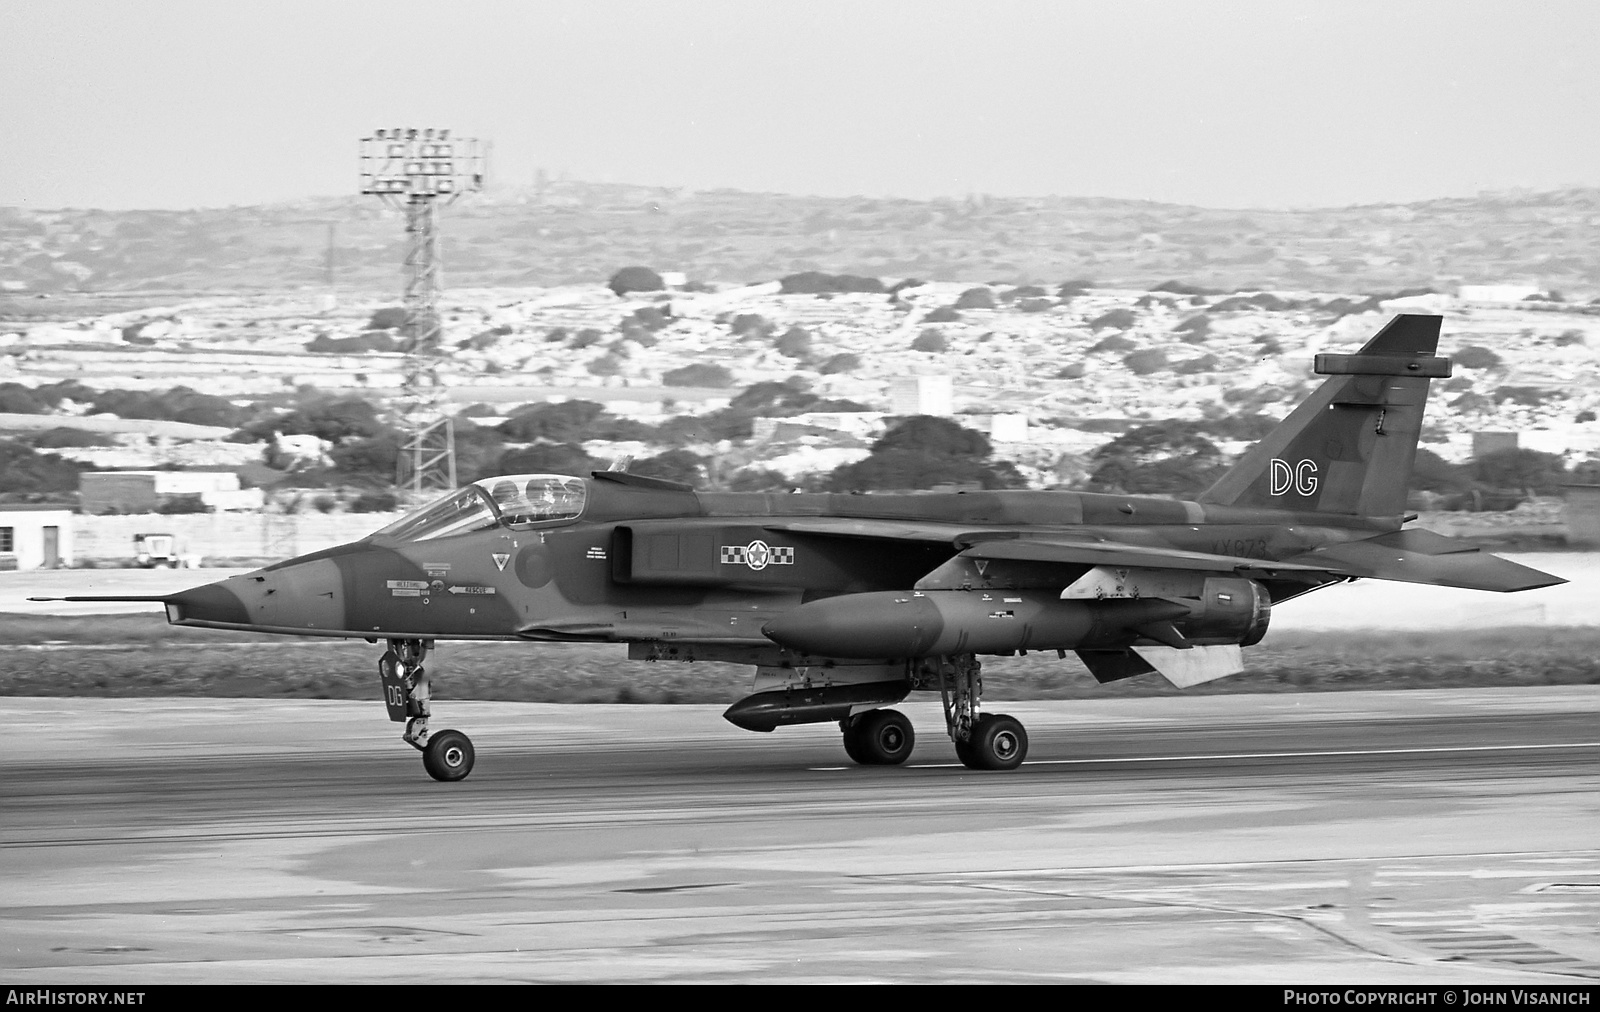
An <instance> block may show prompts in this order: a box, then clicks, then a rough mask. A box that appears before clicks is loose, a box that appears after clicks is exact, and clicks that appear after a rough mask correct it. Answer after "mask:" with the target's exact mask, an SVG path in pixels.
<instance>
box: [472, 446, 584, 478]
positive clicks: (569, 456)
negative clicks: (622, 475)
mask: <svg viewBox="0 0 1600 1012" xmlns="http://www.w3.org/2000/svg"><path fill="white" fill-rule="evenodd" d="M605 466H606V465H605V464H604V463H602V462H601V461H598V460H595V459H594V458H593V457H591V456H589V453H588V451H586V450H585V449H584V448H583V447H581V446H578V445H576V444H574V443H540V444H539V445H537V446H529V447H527V448H525V449H521V450H507V451H506V452H505V453H504V454H502V455H501V456H500V462H499V464H498V465H497V468H496V470H497V472H498V473H499V474H587V473H588V472H590V471H597V470H600V469H601V468H603V467H605Z"/></svg>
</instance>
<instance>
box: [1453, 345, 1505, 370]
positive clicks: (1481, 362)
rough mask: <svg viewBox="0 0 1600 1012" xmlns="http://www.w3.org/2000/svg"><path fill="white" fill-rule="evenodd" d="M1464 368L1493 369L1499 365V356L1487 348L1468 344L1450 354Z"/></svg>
mask: <svg viewBox="0 0 1600 1012" xmlns="http://www.w3.org/2000/svg"><path fill="white" fill-rule="evenodd" d="M1450 357H1451V358H1452V359H1453V360H1454V361H1455V363H1456V365H1459V366H1461V367H1462V368H1464V369H1494V368H1496V367H1497V366H1499V365H1500V356H1499V355H1496V354H1495V353H1494V352H1492V351H1490V350H1489V349H1488V348H1484V347H1481V346H1479V345H1476V344H1469V345H1467V346H1466V347H1465V348H1461V349H1459V350H1458V351H1457V352H1456V353H1455V354H1454V355H1451V356H1450Z"/></svg>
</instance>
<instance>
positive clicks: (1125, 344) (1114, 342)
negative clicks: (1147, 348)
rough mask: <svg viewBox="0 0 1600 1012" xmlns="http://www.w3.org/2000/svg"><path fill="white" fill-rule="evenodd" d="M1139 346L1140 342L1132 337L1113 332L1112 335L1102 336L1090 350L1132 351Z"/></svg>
mask: <svg viewBox="0 0 1600 1012" xmlns="http://www.w3.org/2000/svg"><path fill="white" fill-rule="evenodd" d="M1137 347H1139V342H1137V341H1135V340H1133V339H1132V338H1129V337H1123V336H1122V335H1121V334H1112V335H1111V336H1110V337H1102V338H1101V339H1100V340H1099V341H1096V342H1095V343H1094V344H1093V345H1091V346H1090V348H1089V350H1090V351H1091V352H1094V351H1132V350H1133V349H1135V348H1137Z"/></svg>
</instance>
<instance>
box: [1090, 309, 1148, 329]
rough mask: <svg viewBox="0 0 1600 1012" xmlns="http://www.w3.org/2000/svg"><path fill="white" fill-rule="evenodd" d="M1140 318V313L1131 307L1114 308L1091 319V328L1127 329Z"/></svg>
mask: <svg viewBox="0 0 1600 1012" xmlns="http://www.w3.org/2000/svg"><path fill="white" fill-rule="evenodd" d="M1138 319H1139V316H1138V314H1137V313H1135V312H1134V311H1133V310H1131V309H1112V310H1108V311H1107V312H1104V313H1101V314H1100V315H1099V316H1097V317H1095V318H1094V319H1092V320H1090V321H1089V329H1090V330H1092V331H1100V330H1127V329H1128V328H1129V327H1131V326H1133V325H1134V323H1136V322H1137V321H1138Z"/></svg>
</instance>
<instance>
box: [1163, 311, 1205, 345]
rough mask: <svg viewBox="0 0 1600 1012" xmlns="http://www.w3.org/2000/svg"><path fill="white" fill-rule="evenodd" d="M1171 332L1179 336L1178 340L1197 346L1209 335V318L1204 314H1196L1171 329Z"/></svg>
mask: <svg viewBox="0 0 1600 1012" xmlns="http://www.w3.org/2000/svg"><path fill="white" fill-rule="evenodd" d="M1172 332H1173V333H1174V334H1178V335H1181V338H1180V339H1181V340H1183V341H1186V342H1188V343H1190V344H1199V343H1200V342H1201V341H1204V340H1205V339H1206V336H1207V335H1209V334H1210V333H1211V317H1209V316H1207V315H1206V314H1204V313H1196V314H1195V315H1193V316H1191V317H1189V318H1188V319H1187V320H1184V321H1183V322H1182V323H1180V324H1178V325H1177V326H1176V327H1173V328H1172Z"/></svg>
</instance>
